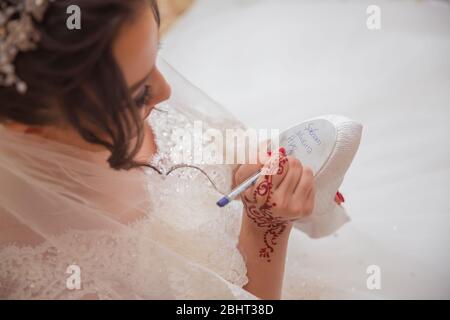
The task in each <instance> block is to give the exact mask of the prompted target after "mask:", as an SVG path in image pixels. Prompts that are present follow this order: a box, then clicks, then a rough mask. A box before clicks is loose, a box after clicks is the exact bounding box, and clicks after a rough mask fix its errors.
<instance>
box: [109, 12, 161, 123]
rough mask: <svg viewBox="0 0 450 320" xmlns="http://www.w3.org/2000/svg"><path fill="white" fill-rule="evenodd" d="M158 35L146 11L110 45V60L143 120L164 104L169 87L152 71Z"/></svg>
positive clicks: (156, 25) (156, 27)
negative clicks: (155, 108)
mask: <svg viewBox="0 0 450 320" xmlns="http://www.w3.org/2000/svg"><path fill="white" fill-rule="evenodd" d="M158 44H159V32H158V24H157V22H156V20H155V16H154V14H153V12H152V10H151V9H150V8H147V9H146V10H145V11H144V12H143V13H140V14H139V15H138V16H137V19H136V20H134V21H132V22H131V23H127V24H125V25H124V26H123V27H122V29H121V30H120V32H119V35H118V36H117V39H116V41H115V43H114V46H113V48H114V56H115V58H116V61H117V63H118V64H119V66H120V68H121V69H122V72H123V74H124V77H125V79H126V82H127V84H128V87H129V88H130V91H131V93H132V95H133V98H134V99H135V101H136V102H137V104H142V103H143V109H142V110H143V111H142V113H143V118H144V119H145V118H146V117H147V116H148V115H149V113H150V112H151V110H152V109H153V108H154V107H155V105H156V104H158V103H160V102H162V101H164V100H167V99H168V98H169V96H170V87H169V85H168V84H167V82H166V81H165V79H164V77H163V75H162V74H161V73H160V72H159V70H158V68H157V67H156V65H155V63H156V56H157V53H158Z"/></svg>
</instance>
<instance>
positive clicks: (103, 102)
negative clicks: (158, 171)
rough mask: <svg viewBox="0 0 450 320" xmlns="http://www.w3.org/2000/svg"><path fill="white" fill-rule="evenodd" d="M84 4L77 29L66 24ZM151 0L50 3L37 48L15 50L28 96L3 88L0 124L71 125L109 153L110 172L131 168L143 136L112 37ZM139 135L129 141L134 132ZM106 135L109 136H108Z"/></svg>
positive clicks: (153, 5) (61, 0)
mask: <svg viewBox="0 0 450 320" xmlns="http://www.w3.org/2000/svg"><path fill="white" fill-rule="evenodd" d="M70 5H78V6H79V7H80V8H81V17H82V27H81V29H80V30H69V29H68V28H67V27H66V20H67V18H68V14H67V12H66V10H67V8H68V6H70ZM143 5H150V6H151V8H152V9H153V11H154V15H155V18H156V20H157V22H158V24H159V23H160V16H159V10H158V6H157V3H156V0H57V1H53V2H50V5H49V8H48V9H47V12H46V14H45V18H44V20H43V22H41V23H37V24H36V28H37V29H38V31H39V32H40V34H41V39H40V42H39V45H38V48H37V50H34V51H30V52H25V53H19V54H18V56H17V58H16V60H15V66H16V72H17V75H18V76H19V78H20V79H22V80H23V81H25V82H26V83H27V84H28V91H27V92H26V94H20V93H18V92H17V91H16V89H15V88H14V87H0V122H4V121H14V122H19V123H22V124H26V125H49V124H55V123H61V121H63V122H65V123H67V124H69V125H71V126H73V127H74V128H75V129H76V130H77V131H78V132H79V133H80V135H81V136H82V137H83V138H84V139H85V140H86V141H88V142H90V143H94V144H99V145H103V146H105V147H106V148H107V149H108V150H110V151H111V156H110V157H109V159H108V162H109V164H110V166H111V167H112V168H114V169H129V168H131V167H133V166H135V165H134V163H133V158H134V157H135V155H136V153H137V152H138V150H139V149H140V147H141V145H142V140H143V123H142V122H143V121H142V118H141V110H140V107H139V106H138V105H136V103H135V102H134V101H133V99H132V97H131V93H130V91H129V88H128V86H127V83H126V81H125V79H124V76H123V74H122V71H121V69H120V68H119V66H118V64H117V62H116V60H115V58H114V55H113V49H112V46H113V41H114V39H115V37H116V35H117V33H118V31H119V29H120V27H121V26H122V25H123V23H125V22H126V21H129V20H130V19H133V18H134V17H135V16H136V15H137V14H138V13H139V11H140V10H142V8H143ZM136 135H137V139H136V140H135V142H134V143H132V142H131V141H133V139H132V137H134V136H136ZM105 137H106V138H105Z"/></svg>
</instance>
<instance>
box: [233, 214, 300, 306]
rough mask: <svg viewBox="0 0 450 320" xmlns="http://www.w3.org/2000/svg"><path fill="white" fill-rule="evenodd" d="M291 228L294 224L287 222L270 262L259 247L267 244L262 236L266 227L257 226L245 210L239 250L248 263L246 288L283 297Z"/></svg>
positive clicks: (257, 293)
mask: <svg viewBox="0 0 450 320" xmlns="http://www.w3.org/2000/svg"><path fill="white" fill-rule="evenodd" d="M291 228H292V224H291V223H288V224H286V226H285V230H284V232H282V233H281V234H280V236H279V237H278V239H277V242H276V248H274V252H273V253H271V255H270V261H267V260H266V259H262V257H261V256H260V250H261V249H262V248H263V247H264V246H265V244H264V242H263V239H264V238H265V233H266V230H265V229H264V228H261V227H258V226H257V225H255V223H254V222H253V221H251V219H250V218H249V217H248V216H247V215H246V213H245V212H244V216H243V220H242V227H241V234H240V237H239V250H240V251H241V253H242V255H243V256H244V259H245V263H246V265H247V277H248V279H249V282H248V283H247V285H246V286H245V287H244V289H245V290H247V291H249V292H250V293H252V294H254V295H255V296H257V297H259V298H261V299H280V297H281V289H282V285H283V276H284V265H285V261H286V251H287V246H288V240H289V234H290V232H291Z"/></svg>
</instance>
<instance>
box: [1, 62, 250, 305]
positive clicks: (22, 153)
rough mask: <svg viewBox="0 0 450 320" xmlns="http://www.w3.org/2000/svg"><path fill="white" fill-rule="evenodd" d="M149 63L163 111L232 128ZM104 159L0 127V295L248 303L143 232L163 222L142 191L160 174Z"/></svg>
mask: <svg viewBox="0 0 450 320" xmlns="http://www.w3.org/2000/svg"><path fill="white" fill-rule="evenodd" d="M158 64H159V66H160V68H161V70H162V72H163V73H164V75H165V76H166V78H167V79H168V81H169V83H170V84H171V86H172V90H173V96H172V98H171V100H169V101H167V102H165V103H164V105H165V106H166V107H169V108H174V109H175V110H176V111H177V112H180V113H183V114H184V115H185V116H186V117H189V118H191V119H201V120H202V121H205V122H208V123H209V124H210V125H211V126H212V127H215V128H218V129H220V130H223V129H224V128H230V127H241V126H242V124H241V123H240V122H239V121H238V120H236V119H235V118H234V117H233V116H232V115H231V114H229V113H228V112H227V111H226V110H225V109H224V108H222V107H221V106H220V105H218V104H217V103H215V102H213V101H212V100H211V99H209V98H208V97H207V96H205V95H204V94H202V93H201V92H200V91H199V90H197V89H196V88H195V87H193V86H192V85H191V84H190V83H189V82H188V81H186V80H185V79H183V77H182V76H180V75H179V74H177V73H176V72H175V71H174V70H173V69H172V68H171V67H170V66H169V65H167V64H166V63H165V62H164V61H163V60H162V59H161V58H160V59H159V61H158ZM107 156H108V155H107V153H102V152H100V153H95V152H89V151H84V150H80V149H77V148H75V147H72V146H69V145H65V144H60V143H58V142H55V141H50V140H46V139H43V138H39V137H36V136H31V135H27V134H20V133H15V132H12V131H10V130H8V129H6V128H5V127H2V126H0V219H1V220H0V221H3V223H4V224H5V226H6V227H5V229H4V230H5V231H4V234H3V236H2V242H1V243H0V297H3V298H4V297H8V298H50V299H54V298H69V299H71V298H73V299H78V298H83V297H98V298H114V299H118V298H121V299H136V298H137V299H140V298H152V299H159V298H223V299H229V298H246V297H252V296H251V295H250V294H248V293H247V292H246V291H245V290H243V289H242V288H241V285H242V283H241V284H239V285H236V284H234V283H232V282H230V281H228V280H227V279H225V278H224V277H223V276H222V275H220V274H219V273H217V272H215V271H214V270H212V269H210V268H206V267H205V266H202V265H201V264H200V263H197V262H196V261H194V260H191V259H189V258H188V257H187V256H183V255H181V254H179V252H176V251H174V250H172V248H171V247H170V246H168V245H166V243H165V242H163V241H160V239H159V238H158V237H157V236H155V235H154V234H153V233H152V232H149V230H157V228H159V226H161V225H163V224H164V222H163V221H161V220H160V218H159V217H158V215H153V214H152V212H154V211H155V210H158V208H155V205H154V203H153V202H152V200H151V194H150V191H149V190H150V188H149V184H152V182H153V181H155V179H159V180H163V179H164V177H163V176H159V175H155V174H152V175H150V174H149V172H147V171H146V170H140V169H136V170H131V171H115V170H112V169H110V168H109V167H108V166H107V164H106V161H105V160H106V158H107ZM149 170H150V169H149ZM152 179H153V180H152ZM174 196H176V195H174ZM149 226H151V228H149ZM152 228H153V229H152ZM155 228H156V229H155ZM2 232H3V231H2ZM73 270H75V271H77V270H78V271H79V272H78V275H80V274H81V282H80V283H78V282H77V281H76V280H77V278H74V277H75V276H76V275H77V272H74V271H73ZM71 281H72V282H71ZM71 283H72V285H75V288H73V286H72V287H71V285H70V284H71ZM77 283H78V284H79V285H81V290H79V289H80V286H79V285H78V287H77ZM205 288H207V289H205Z"/></svg>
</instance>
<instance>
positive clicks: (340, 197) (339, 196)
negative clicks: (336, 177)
mask: <svg viewBox="0 0 450 320" xmlns="http://www.w3.org/2000/svg"><path fill="white" fill-rule="evenodd" d="M335 200H336V202H337V204H341V203H344V202H345V198H344V196H343V195H342V193H340V192H339V191H338V192H336V197H335Z"/></svg>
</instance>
